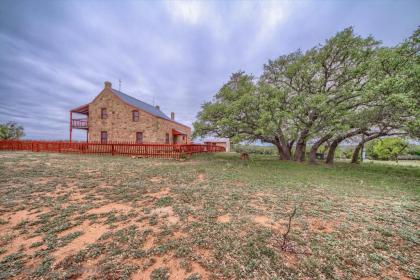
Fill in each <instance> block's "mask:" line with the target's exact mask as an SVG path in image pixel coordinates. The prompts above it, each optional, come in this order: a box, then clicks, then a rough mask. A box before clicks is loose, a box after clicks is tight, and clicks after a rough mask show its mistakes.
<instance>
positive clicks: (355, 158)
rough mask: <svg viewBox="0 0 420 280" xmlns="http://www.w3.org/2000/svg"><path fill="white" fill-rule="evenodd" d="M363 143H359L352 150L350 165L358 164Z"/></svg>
mask: <svg viewBox="0 0 420 280" xmlns="http://www.w3.org/2000/svg"><path fill="white" fill-rule="evenodd" d="M364 143H365V142H364V141H361V142H360V143H359V144H357V146H356V148H354V151H353V155H352V157H351V163H359V154H360V150H361V149H362V147H363V144H364Z"/></svg>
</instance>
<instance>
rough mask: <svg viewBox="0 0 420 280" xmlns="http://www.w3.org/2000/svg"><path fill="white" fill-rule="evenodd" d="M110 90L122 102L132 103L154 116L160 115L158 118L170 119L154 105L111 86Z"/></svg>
mask: <svg viewBox="0 0 420 280" xmlns="http://www.w3.org/2000/svg"><path fill="white" fill-rule="evenodd" d="M111 90H112V92H113V93H114V94H115V95H117V96H118V97H119V98H121V99H122V100H123V101H124V102H126V103H128V104H130V105H132V106H134V107H136V108H139V109H141V110H143V111H146V112H148V113H150V114H152V115H154V116H156V117H160V118H163V119H166V120H169V121H172V120H171V119H170V118H169V117H168V116H167V115H165V113H163V112H162V111H161V110H159V109H158V108H156V107H155V106H153V105H150V104H147V103H145V102H143V101H140V100H138V99H136V98H134V97H131V96H130V95H127V94H125V93H123V92H121V91H118V90H116V89H113V88H112V89H111Z"/></svg>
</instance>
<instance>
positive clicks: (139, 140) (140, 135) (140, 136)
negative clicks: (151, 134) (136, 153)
mask: <svg viewBox="0 0 420 280" xmlns="http://www.w3.org/2000/svg"><path fill="white" fill-rule="evenodd" d="M136 143H137V144H142V143H143V132H136Z"/></svg>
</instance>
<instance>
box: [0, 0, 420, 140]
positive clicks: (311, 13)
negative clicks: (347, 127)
mask: <svg viewBox="0 0 420 280" xmlns="http://www.w3.org/2000/svg"><path fill="white" fill-rule="evenodd" d="M419 24H420V1H417V0H415V1H403V0H400V1H398V0H396V1H386V0H382V1H369V0H365V1H344V0H336V1H326V0H322V1H321V0H320V1H179V2H175V1H167V2H164V1H162V2H159V1H121V0H118V1H117V0H115V1H113V0H106V1H93V0H88V1H82V0H80V1H79V0H78V1H71V0H67V1H64V0H63V1H43V0H39V1H15V0H12V1H9V0H2V1H0V123H5V122H9V121H15V122H17V123H19V124H21V125H23V126H24V128H25V133H26V136H25V138H27V139H52V140H58V139H68V137H69V110H70V109H72V108H75V107H78V106H80V105H83V104H86V103H89V102H91V101H92V100H93V98H94V97H95V96H96V95H97V94H98V93H99V92H100V91H101V90H102V89H103V86H104V84H103V83H104V81H110V82H112V84H113V87H114V88H116V89H119V80H121V91H123V92H125V93H127V94H129V95H131V96H133V97H136V98H138V99H140V100H142V101H145V102H148V103H150V104H155V105H159V106H160V108H161V110H162V111H163V112H165V113H166V114H167V115H169V114H170V112H171V111H174V112H175V113H176V120H177V121H179V122H182V123H184V124H187V125H191V124H192V123H193V122H194V120H195V118H196V115H197V113H198V112H199V110H200V106H201V104H202V103H203V102H205V101H209V100H211V99H212V97H213V96H214V95H215V94H216V93H217V91H218V89H219V88H220V87H221V86H222V85H223V84H224V83H225V82H226V81H227V80H228V79H229V76H230V74H231V73H233V72H236V71H239V70H243V71H245V72H247V73H250V74H253V75H256V76H258V75H260V74H261V72H262V70H263V65H264V63H267V61H268V60H269V59H275V58H277V57H278V56H280V55H283V54H287V53H289V52H292V51H295V50H297V49H302V50H306V49H309V48H311V47H314V46H316V45H318V44H321V43H323V42H324V41H325V40H326V39H327V38H329V37H331V36H333V35H334V34H335V33H336V32H338V31H340V30H342V29H344V28H346V27H349V26H353V27H354V29H355V32H356V33H357V34H359V35H362V36H368V35H373V36H374V37H375V38H376V39H377V40H381V41H382V42H383V44H384V45H386V46H393V45H396V44H398V43H399V42H401V41H402V40H404V39H405V38H407V37H409V36H410V35H411V34H412V33H413V31H414V30H415V29H416V28H417V27H418V26H419ZM73 135H74V137H75V138H76V139H85V131H77V130H76V132H74V134H73Z"/></svg>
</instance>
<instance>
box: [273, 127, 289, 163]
mask: <svg viewBox="0 0 420 280" xmlns="http://www.w3.org/2000/svg"><path fill="white" fill-rule="evenodd" d="M274 144H275V145H276V147H277V151H278V153H279V155H280V159H283V160H290V158H291V156H290V151H289V148H288V145H287V141H286V140H285V137H284V135H283V134H282V133H281V132H279V135H278V136H275V143H274Z"/></svg>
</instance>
